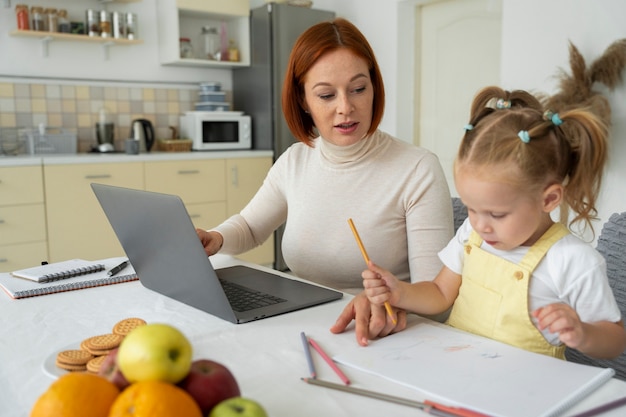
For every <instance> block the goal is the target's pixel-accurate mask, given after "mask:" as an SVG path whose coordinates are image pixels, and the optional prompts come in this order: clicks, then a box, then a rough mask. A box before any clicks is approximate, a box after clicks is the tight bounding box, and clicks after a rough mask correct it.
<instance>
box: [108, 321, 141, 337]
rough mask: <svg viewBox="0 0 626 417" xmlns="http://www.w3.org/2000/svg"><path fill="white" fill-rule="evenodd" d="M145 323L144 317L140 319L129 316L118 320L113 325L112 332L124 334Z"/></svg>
mask: <svg viewBox="0 0 626 417" xmlns="http://www.w3.org/2000/svg"><path fill="white" fill-rule="evenodd" d="M145 324H146V321H145V320H144V319H140V318H138V317H131V318H127V319H124V320H120V321H118V322H117V323H115V325H114V326H113V333H114V334H119V335H121V336H126V335H127V334H128V333H130V332H131V330H133V329H134V328H136V327H139V326H143V325H145Z"/></svg>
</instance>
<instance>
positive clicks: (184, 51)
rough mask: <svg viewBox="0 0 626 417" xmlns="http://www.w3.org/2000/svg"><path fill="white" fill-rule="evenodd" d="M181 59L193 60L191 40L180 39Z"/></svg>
mask: <svg viewBox="0 0 626 417" xmlns="http://www.w3.org/2000/svg"><path fill="white" fill-rule="evenodd" d="M179 40H180V57H181V58H193V47H192V46H191V40H190V39H189V38H180V39H179Z"/></svg>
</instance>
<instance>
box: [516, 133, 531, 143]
mask: <svg viewBox="0 0 626 417" xmlns="http://www.w3.org/2000/svg"><path fill="white" fill-rule="evenodd" d="M517 136H519V138H520V139H521V140H522V142H524V143H528V142H530V135H529V134H528V131H527V130H520V131H519V132H518V134H517Z"/></svg>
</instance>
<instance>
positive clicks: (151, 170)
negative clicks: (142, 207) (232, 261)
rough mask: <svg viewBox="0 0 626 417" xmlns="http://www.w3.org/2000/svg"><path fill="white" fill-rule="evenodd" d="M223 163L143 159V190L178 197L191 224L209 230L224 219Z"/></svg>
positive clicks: (216, 160)
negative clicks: (146, 160)
mask: <svg viewBox="0 0 626 417" xmlns="http://www.w3.org/2000/svg"><path fill="white" fill-rule="evenodd" d="M250 161H253V160H250ZM225 165H226V162H225V160H224V159H211V160H200V161H160V162H146V164H145V173H146V190H148V191H154V192H159V193H166V194H176V195H178V196H180V198H181V199H182V200H183V203H185V207H186V208H187V212H188V213H189V217H191V220H192V222H193V224H194V226H196V227H200V228H203V229H208V228H209V227H212V226H214V225H216V224H219V223H221V222H223V221H224V220H226V178H225V174H224V173H225Z"/></svg>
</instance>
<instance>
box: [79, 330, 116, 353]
mask: <svg viewBox="0 0 626 417" xmlns="http://www.w3.org/2000/svg"><path fill="white" fill-rule="evenodd" d="M122 339H124V336H121V335H119V334H114V333H108V334H102V335H98V336H92V337H90V338H87V339H85V340H83V341H82V343H81V344H80V347H81V349H84V350H86V351H87V352H89V353H91V354H92V355H94V356H101V355H106V354H108V353H109V352H110V351H111V350H113V349H115V348H116V347H118V346H119V345H120V343H122Z"/></svg>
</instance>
